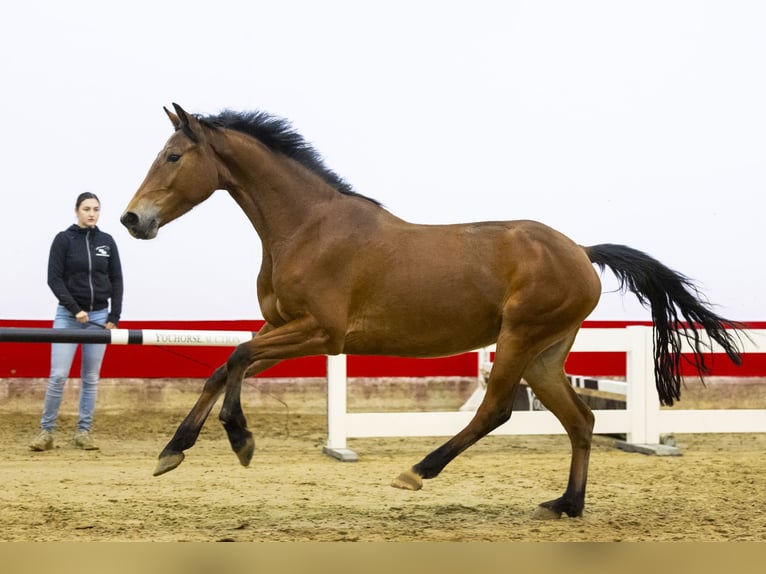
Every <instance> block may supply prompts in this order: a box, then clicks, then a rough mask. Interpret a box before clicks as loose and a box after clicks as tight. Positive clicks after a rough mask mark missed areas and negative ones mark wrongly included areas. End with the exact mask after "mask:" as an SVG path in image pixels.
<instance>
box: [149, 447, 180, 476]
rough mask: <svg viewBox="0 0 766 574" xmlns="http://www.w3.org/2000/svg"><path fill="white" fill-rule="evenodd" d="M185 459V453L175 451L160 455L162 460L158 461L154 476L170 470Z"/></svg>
mask: <svg viewBox="0 0 766 574" xmlns="http://www.w3.org/2000/svg"><path fill="white" fill-rule="evenodd" d="M183 460H184V453H182V452H175V453H173V454H166V455H164V456H160V461H159V462H158V463H157V468H155V469H154V476H159V475H161V474H165V473H166V472H170V471H171V470H173V469H174V468H175V467H177V466H178V465H179V464H181V463H182V462H183Z"/></svg>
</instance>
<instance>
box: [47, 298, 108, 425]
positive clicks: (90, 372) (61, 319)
mask: <svg viewBox="0 0 766 574" xmlns="http://www.w3.org/2000/svg"><path fill="white" fill-rule="evenodd" d="M108 316H109V309H101V310H100V311H90V312H89V313H88V320H89V321H92V322H94V323H98V324H99V325H104V324H105V323H106V320H107V317H108ZM53 328H54V329H101V328H102V327H98V326H96V325H91V324H89V323H79V322H78V321H77V319H75V318H74V315H72V313H70V312H69V311H68V310H67V309H66V308H65V307H62V306H61V305H59V306H58V307H57V308H56V319H55V320H54V321H53ZM78 344H79V343H52V344H51V376H50V379H49V380H48V388H47V389H46V391H45V403H44V404H43V416H42V419H41V420H40V426H41V427H42V429H43V430H47V431H51V432H52V431H53V430H54V429H55V428H56V419H57V418H58V414H59V407H60V406H61V399H62V397H63V395H64V385H65V384H66V381H67V378H68V377H69V371H70V370H71V368H72V361H74V354H75V352H76V351H77V345H78ZM81 347H82V372H81V374H80V376H81V378H82V387H81V389H80V418H79V420H78V421H77V430H79V431H88V430H90V426H91V424H92V423H93V410H94V408H95V407H96V391H97V390H98V379H99V375H100V373H101V362H102V361H103V360H104V352H105V351H106V345H101V344H92V343H86V344H82V345H81Z"/></svg>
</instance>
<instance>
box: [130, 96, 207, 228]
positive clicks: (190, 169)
mask: <svg viewBox="0 0 766 574" xmlns="http://www.w3.org/2000/svg"><path fill="white" fill-rule="evenodd" d="M173 107H174V108H175V113H173V112H171V111H170V110H168V109H167V108H163V109H164V110H165V113H166V114H167V115H168V117H169V118H170V121H171V122H172V124H173V127H174V129H175V131H174V133H173V135H172V136H170V138H169V139H168V141H167V142H166V143H165V147H163V148H162V150H161V151H160V153H159V154H158V155H157V158H156V159H155V160H154V163H153V164H152V165H151V167H150V168H149V171H148V173H147V174H146V177H145V178H144V181H143V183H142V184H141V186H140V187H139V188H138V191H136V193H135V195H134V196H133V199H132V200H131V201H130V203H129V204H128V206H127V207H126V208H125V211H124V212H123V214H122V216H121V217H120V222H121V223H122V224H123V225H124V226H125V227H126V228H127V229H128V231H129V232H130V234H131V235H132V236H133V237H136V238H138V239H154V238H155V237H156V236H157V232H158V230H159V228H160V227H162V226H163V225H165V224H167V223H170V222H171V221H173V220H174V219H176V218H178V217H180V216H182V215H183V214H184V213H186V212H187V211H189V210H190V209H191V208H193V207H194V206H195V205H197V204H199V203H201V202H203V201H205V200H206V199H207V198H208V197H210V196H211V195H212V194H213V192H214V191H215V190H216V189H218V188H219V187H220V177H219V166H218V162H217V161H216V156H215V153H214V152H213V150H212V148H211V147H210V146H209V145H208V144H207V141H206V134H205V129H204V127H203V126H202V124H201V123H200V122H199V120H198V119H197V118H196V117H194V116H193V115H191V114H188V113H186V111H184V110H183V108H181V106H179V105H178V104H175V103H174V104H173Z"/></svg>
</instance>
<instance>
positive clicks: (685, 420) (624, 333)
mask: <svg viewBox="0 0 766 574" xmlns="http://www.w3.org/2000/svg"><path fill="white" fill-rule="evenodd" d="M742 348H743V353H764V352H766V330H765V329H757V330H750V331H747V336H746V337H744V336H743V337H742ZM572 351H575V352H609V351H611V352H625V353H626V362H627V365H626V366H627V395H626V408H625V410H594V411H593V412H594V414H595V416H596V424H595V428H594V431H593V432H594V433H597V434H625V435H626V437H627V442H628V443H631V444H637V445H656V444H659V442H660V435H661V434H666V433H708V432H720V433H732V432H766V409H733V410H723V409H722V410H683V409H676V408H674V409H672V410H671V409H660V403H659V397H658V396H657V391H656V388H655V383H654V364H653V341H652V328H651V327H646V326H631V327H626V328H624V329H595V328H594V329H591V328H585V329H581V330H580V332H579V334H578V336H577V339H576V340H575V343H574V346H573V347H572ZM684 352H691V348H690V347H688V346H687V347H686V348H685V349H684ZM710 352H713V353H721V352H723V351H722V349H721V348H720V347H718V346H717V345H715V344H714V345H713V346H712V348H711V351H710ZM327 376H328V385H327V386H328V391H327V427H328V429H327V430H328V432H327V445H326V446H325V449H324V450H325V452H326V453H328V454H330V455H332V456H336V457H337V458H341V459H342V460H355V458H356V455H355V453H353V452H352V451H350V450H349V449H348V447H347V442H346V439H347V438H363V437H394V436H452V435H454V434H456V433H457V432H458V431H460V430H461V429H462V428H463V427H465V426H466V425H467V424H468V423H469V421H470V420H471V418H472V417H473V412H466V411H458V412H396V413H349V412H346V410H347V409H346V357H345V355H336V356H331V357H328V363H327ZM562 433H564V429H563V427H562V426H561V423H559V421H558V420H557V419H556V418H555V417H554V416H553V415H552V414H551V413H550V412H548V411H522V412H514V413H513V416H511V419H510V420H509V421H508V422H507V423H505V424H503V425H502V426H500V427H498V428H497V429H495V430H494V431H493V432H492V433H491V434H497V435H501V434H502V435H507V434H562Z"/></svg>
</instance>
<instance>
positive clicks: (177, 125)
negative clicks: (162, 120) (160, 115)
mask: <svg viewBox="0 0 766 574" xmlns="http://www.w3.org/2000/svg"><path fill="white" fill-rule="evenodd" d="M162 109H163V110H165V113H166V114H167V115H168V117H169V118H170V121H171V123H172V124H173V127H174V128H175V129H176V130H177V129H179V128H180V127H181V120H179V119H178V116H177V115H175V114H174V113H173V112H171V111H170V110H169V109H167V108H166V107H165V106H162Z"/></svg>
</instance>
